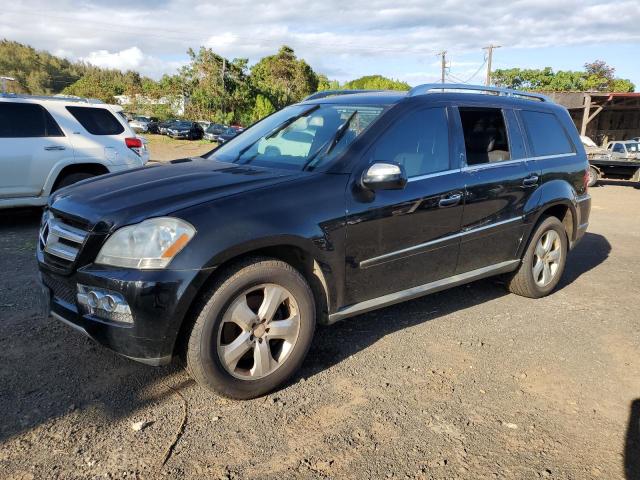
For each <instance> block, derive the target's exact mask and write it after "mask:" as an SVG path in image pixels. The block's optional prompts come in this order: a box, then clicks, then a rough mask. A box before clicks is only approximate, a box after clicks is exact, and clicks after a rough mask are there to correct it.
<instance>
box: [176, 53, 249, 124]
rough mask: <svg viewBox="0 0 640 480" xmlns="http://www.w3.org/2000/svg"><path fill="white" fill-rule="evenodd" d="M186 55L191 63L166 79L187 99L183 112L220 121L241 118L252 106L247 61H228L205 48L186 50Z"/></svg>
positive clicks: (239, 59)
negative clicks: (176, 74) (175, 76)
mask: <svg viewBox="0 0 640 480" xmlns="http://www.w3.org/2000/svg"><path fill="white" fill-rule="evenodd" d="M188 54H189V57H190V58H191V62H190V63H189V64H188V65H186V66H184V67H183V68H182V69H181V70H180V72H179V74H178V76H177V78H175V79H173V80H170V79H169V78H166V79H165V82H166V83H169V84H171V83H172V82H173V89H174V91H178V90H180V91H181V92H182V93H183V94H184V95H186V97H187V98H188V99H189V101H188V103H187V107H186V112H185V115H186V116H187V117H190V118H194V119H198V120H210V121H215V122H221V123H232V122H237V121H241V120H242V119H243V117H244V116H246V112H248V111H251V108H252V107H253V97H252V95H251V85H250V82H249V77H248V69H247V63H248V60H247V59H244V58H236V59H233V60H228V59H226V58H224V57H222V56H220V55H218V54H216V53H215V52H213V50H211V49H210V48H204V47H201V48H200V50H199V51H198V52H196V51H194V50H192V49H189V51H188Z"/></svg>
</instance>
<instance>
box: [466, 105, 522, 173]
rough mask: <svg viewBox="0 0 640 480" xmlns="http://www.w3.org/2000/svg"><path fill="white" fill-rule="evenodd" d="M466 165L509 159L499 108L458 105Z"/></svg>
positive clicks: (505, 134) (509, 153)
mask: <svg viewBox="0 0 640 480" xmlns="http://www.w3.org/2000/svg"><path fill="white" fill-rule="evenodd" d="M458 110H459V112H460V121H461V122H462V130H463V132H464V145H465V149H466V152H467V165H482V164H484V163H497V162H505V161H507V160H511V152H510V149H509V136H508V135H507V128H506V126H505V123H504V116H503V115H502V110H501V109H499V108H476V107H460V108H459V109H458Z"/></svg>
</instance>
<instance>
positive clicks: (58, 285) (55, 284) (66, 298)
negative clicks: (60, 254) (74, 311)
mask: <svg viewBox="0 0 640 480" xmlns="http://www.w3.org/2000/svg"><path fill="white" fill-rule="evenodd" d="M42 281H43V282H44V284H45V285H46V286H47V287H49V288H50V289H51V292H52V294H53V296H54V298H57V299H59V300H62V301H63V302H66V303H70V304H72V305H73V304H75V301H76V287H75V284H74V283H72V282H69V281H67V280H66V279H63V278H59V277H56V276H53V275H50V274H48V273H44V272H43V273H42Z"/></svg>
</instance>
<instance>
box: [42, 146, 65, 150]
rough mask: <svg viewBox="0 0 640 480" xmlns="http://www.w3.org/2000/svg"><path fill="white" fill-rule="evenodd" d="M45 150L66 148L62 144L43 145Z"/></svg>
mask: <svg viewBox="0 0 640 480" xmlns="http://www.w3.org/2000/svg"><path fill="white" fill-rule="evenodd" d="M44 149H45V150H49V151H51V150H66V148H65V147H64V146H63V145H48V146H46V147H44Z"/></svg>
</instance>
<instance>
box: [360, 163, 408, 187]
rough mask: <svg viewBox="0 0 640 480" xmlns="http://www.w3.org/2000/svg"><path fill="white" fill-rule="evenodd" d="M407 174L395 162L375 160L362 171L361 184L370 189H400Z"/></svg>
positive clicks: (405, 181) (405, 180) (405, 182)
mask: <svg viewBox="0 0 640 480" xmlns="http://www.w3.org/2000/svg"><path fill="white" fill-rule="evenodd" d="M406 184H407V174H406V173H405V171H404V168H402V166H401V165H398V164H397V163H390V162H389V163H388V162H376V163H374V164H373V165H371V166H370V167H369V168H367V169H366V170H365V171H364V172H363V173H362V186H363V187H366V188H369V189H371V190H402V189H403V188H404V187H405V185H406Z"/></svg>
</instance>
